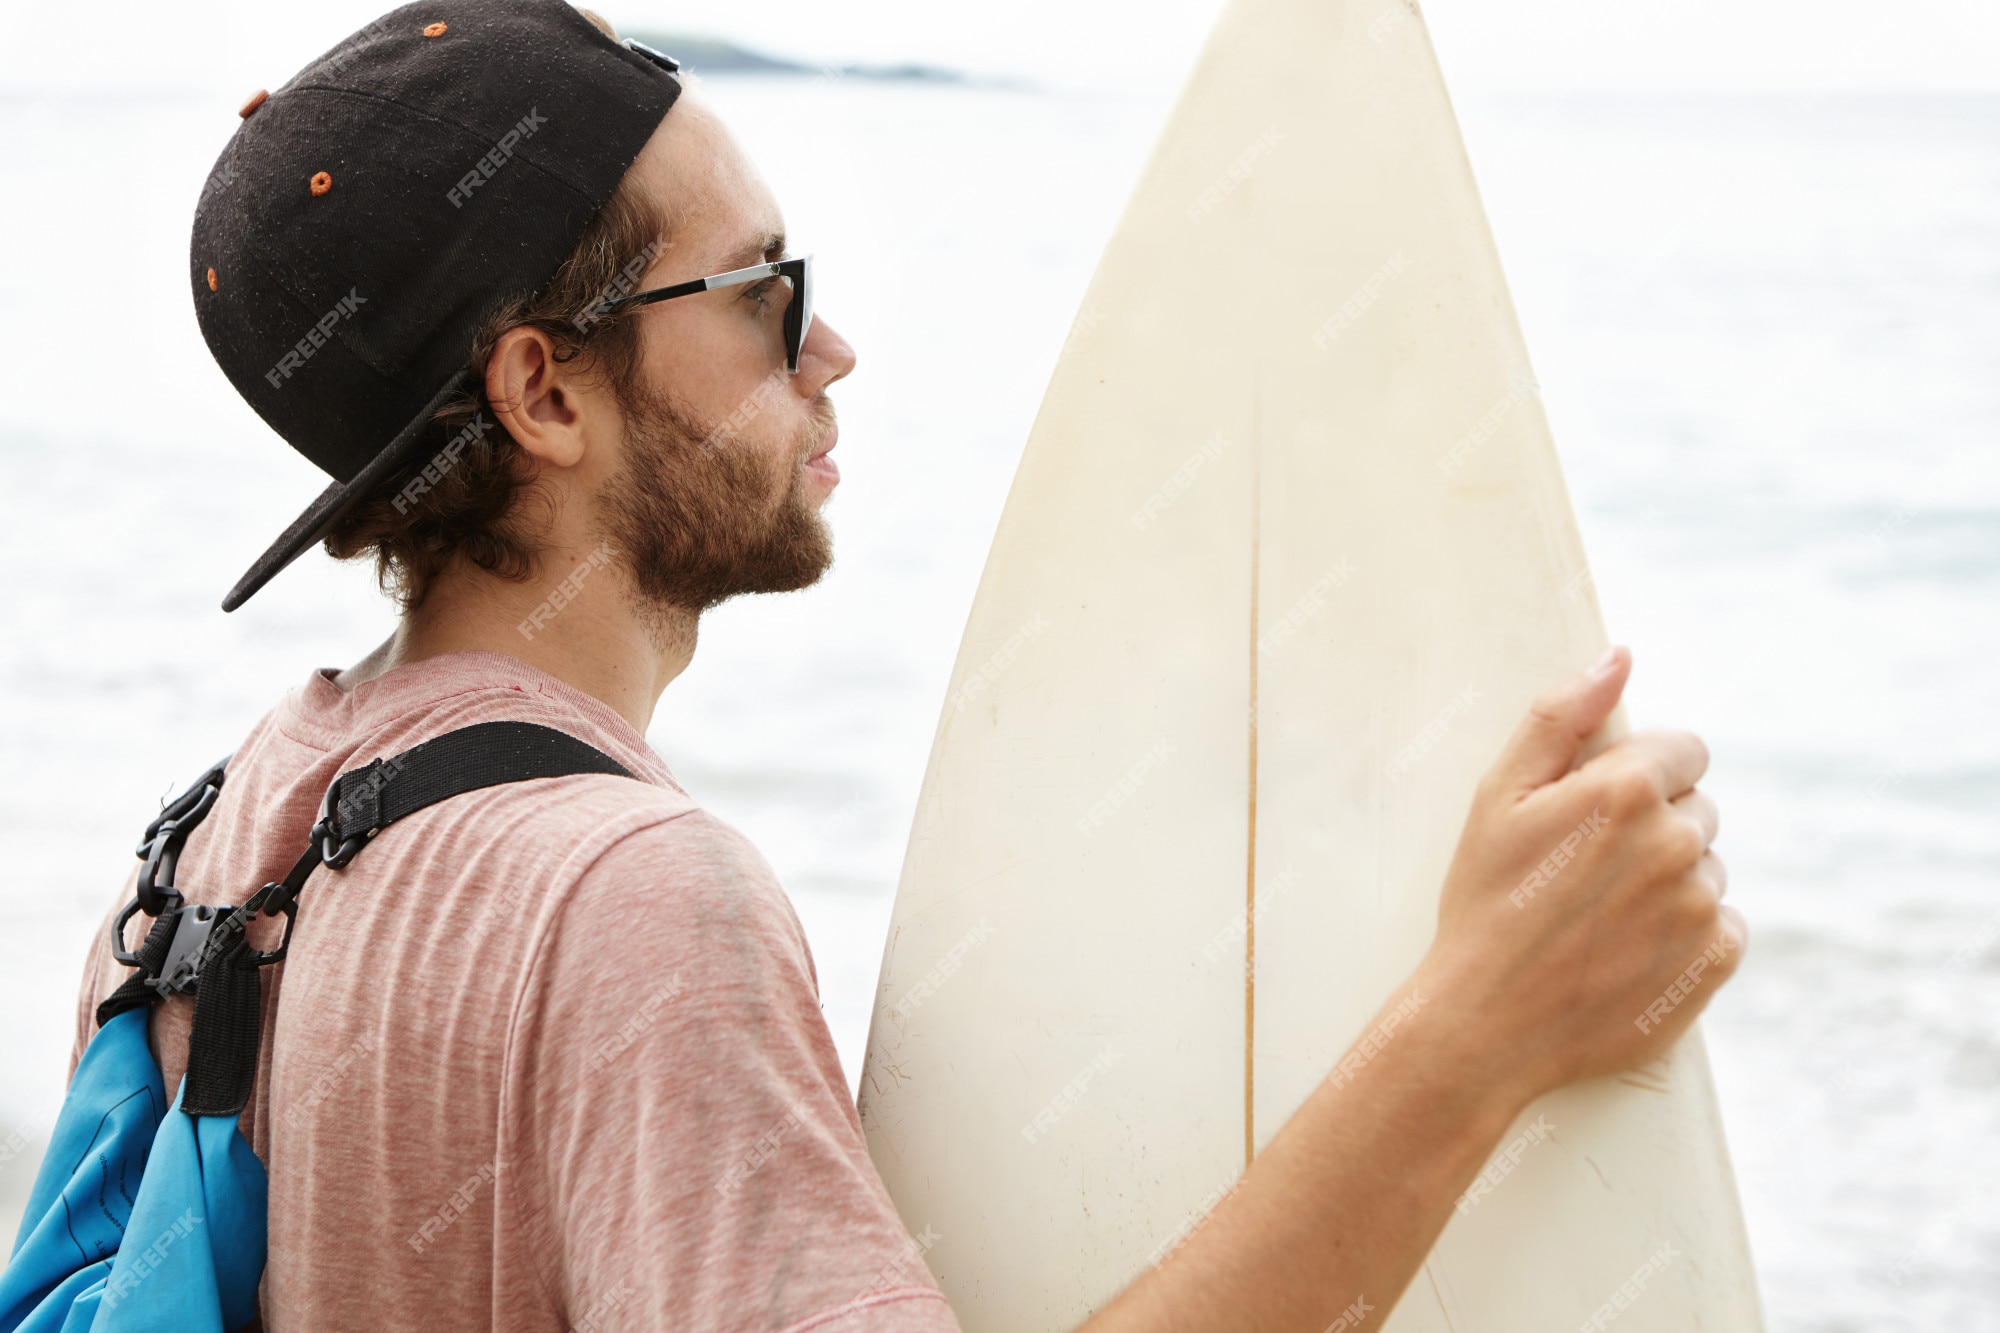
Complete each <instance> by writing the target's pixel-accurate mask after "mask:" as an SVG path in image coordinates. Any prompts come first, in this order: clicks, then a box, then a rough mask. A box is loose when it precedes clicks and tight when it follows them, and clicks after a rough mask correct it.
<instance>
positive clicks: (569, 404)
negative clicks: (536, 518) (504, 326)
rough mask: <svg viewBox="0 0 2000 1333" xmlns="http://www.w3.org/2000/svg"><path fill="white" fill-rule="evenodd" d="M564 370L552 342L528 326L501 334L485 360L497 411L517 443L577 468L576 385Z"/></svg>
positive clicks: (552, 462)
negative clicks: (557, 358) (491, 352)
mask: <svg viewBox="0 0 2000 1333" xmlns="http://www.w3.org/2000/svg"><path fill="white" fill-rule="evenodd" d="M563 372H564V367H563V365H562V363H560V362H558V361H557V360H556V348H555V343H554V341H553V340H552V339H551V338H550V337H549V335H548V334H546V333H544V332H543V331H542V330H540V329H537V328H531V327H528V326H525V325H524V326H521V327H519V328H512V329H509V330H507V332H505V333H503V334H501V335H500V341H499V342H498V343H496V344H495V345H494V348H493V354H492V355H491V356H489V357H487V359H486V401H487V402H489V403H491V404H492V405H493V415H494V416H495V417H496V418H497V419H498V420H499V422H500V424H501V425H502V426H504V427H506V430H507V433H508V434H509V435H511V436H512V437H513V438H514V442H515V443H516V444H518V445H520V446H521V448H522V449H524V450H526V451H527V452H528V453H529V455H531V456H532V457H534V458H535V459H536V460H537V461H538V462H542V463H546V464H548V465H549V466H551V467H575V466H576V465H577V463H579V462H581V461H582V459H583V452H584V438H583V437H584V432H583V413H582V410H581V409H582V404H581V403H580V402H579V401H578V394H577V388H578V386H577V385H576V384H575V383H574V382H572V381H570V380H569V379H568V378H567V377H566V376H565V375H564V373H563Z"/></svg>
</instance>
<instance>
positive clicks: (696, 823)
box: [543, 801, 818, 1009]
mask: <svg viewBox="0 0 2000 1333" xmlns="http://www.w3.org/2000/svg"><path fill="white" fill-rule="evenodd" d="M632 816H637V817H632ZM614 823H622V824H623V825H624V827H623V828H622V830H619V831H617V832H616V836H615V837H611V838H608V839H606V840H604V841H603V842H602V848H601V850H598V851H595V852H594V853H593V854H590V855H589V857H588V861H587V864H583V865H581V866H580V867H579V868H578V873H577V874H576V876H575V879H574V880H573V882H572V883H571V884H570V886H569V889H568V892H567V893H566V894H565V895H564V899H563V903H562V906H561V909H560V912H559V913H558V915H557V919H556V920H555V921H554V922H552V924H551V928H550V930H549V932H548V935H547V936H546V938H545V940H544V945H543V953H544V955H545V959H546V961H547V963H548V964H549V965H550V966H551V967H553V968H554V969H556V970H557V971H571V970H574V969H575V968H576V967H577V966H579V964H580V963H582V962H583V960H591V961H590V962H589V963H588V964H586V965H588V966H591V967H593V968H596V969H600V975H607V974H608V975H617V974H629V973H630V972H632V971H634V970H641V971H644V972H646V973H648V974H658V975H663V976H671V975H679V976H681V977H682V978H683V981H684V982H685V983H686V984H688V985H691V986H698V987H700V988H702V989H705V990H722V991H735V992H739V993H740V992H742V991H743V990H744V989H746V988H749V989H757V990H762V991H764V992H766V993H767V994H768V993H774V992H775V993H784V992H793V993H796V992H799V991H801V990H802V991H804V992H805V993H807V994H809V995H811V996H812V997H813V1005H814V1008H815V1009H816V1008H817V989H818V988H817V983H816V979H815V977H814V974H813V966H812V959H811V955H810V953H809V951H808V949H807V946H806V939H805V932H804V930H803V929H802V928H801V926H800V924H799V920H798V917H797V915H796V914H795V913H794V912H793V910H792V905H791V901H790V899H789V898H787V897H786V895H785V891H784V887H783V886H782V885H781V884H780V883H779V881H778V877H777V874H776V872H775V871H773V870H772V868H771V865H770V862H768V861H767V860H765V859H764V856H763V854H762V853H760V852H759V851H758V850H757V848H756V846H755V845H754V844H753V843H752V842H751V841H750V840H749V839H748V838H746V837H745V836H744V835H743V834H742V833H741V832H739V831H738V830H737V829H736V828H734V827H733V826H731V825H730V824H728V823H727V822H725V821H724V820H722V819H720V818H718V817H717V816H716V815H714V814H712V813H711V812H709V811H708V810H705V809H703V808H702V807H700V806H698V805H694V804H692V803H689V802H685V801H680V802H673V801H656V802H654V803H653V804H652V805H651V807H650V817H646V816H645V815H643V814H642V813H641V812H640V811H639V810H637V809H634V810H632V811H631V812H630V816H628V819H627V820H624V821H614Z"/></svg>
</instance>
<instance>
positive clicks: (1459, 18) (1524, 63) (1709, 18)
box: [0, 0, 2000, 152]
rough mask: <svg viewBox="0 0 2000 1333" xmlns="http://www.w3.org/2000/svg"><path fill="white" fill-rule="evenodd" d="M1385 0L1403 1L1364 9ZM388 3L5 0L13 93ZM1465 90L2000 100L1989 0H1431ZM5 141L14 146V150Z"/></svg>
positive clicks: (903, 25) (1012, 3)
mask: <svg viewBox="0 0 2000 1333" xmlns="http://www.w3.org/2000/svg"><path fill="white" fill-rule="evenodd" d="M1355 2H1356V3H1359V4H1362V5H1377V6H1380V7H1382V8H1387V7H1389V6H1390V5H1392V4H1394V3H1397V0H1355ZM598 7H599V8H600V10H601V11H602V12H603V13H605V14H606V16H607V17H609V18H610V19H611V20H612V21H613V22H614V23H616V24H617V25H618V26H619V27H620V28H621V29H624V30H627V31H632V30H668V31H685V32H695V33H702V34H709V35H715V36H722V37H727V38H730V39H733V40H736V41H740V42H743V43H745V44H748V45H752V46H755V47H758V48H760V49H764V50H769V51H772V52H775V53H779V54H783V55H787V56H792V57H795V58H798V59H801V60H804V61H807V62H811V63H823V62H824V63H844V62H863V63H885V62H900V61H921V62H927V63H935V64H941V65H947V66H951V67H955V68H960V69H965V70H969V71H972V72H976V73H981V74H988V75H999V76H1007V77H1014V78H1025V79H1029V80H1032V81H1035V82H1038V83H1045V84H1052V85H1057V86H1082V87H1104V86H1146V85H1158V84H1161V83H1162V82H1164V83H1165V84H1166V85H1167V86H1170V87H1177V86H1178V85H1179V82H1180V79H1181V76H1182V75H1183V74H1184V73H1185V71H1186V69H1187V68H1188V66H1189V65H1190V63H1191V62H1192V61H1193V59H1194V58H1195V55H1196V53H1197V52H1198V51H1199V49H1200V44H1201V40H1202V37H1203V36H1204V35H1205V34H1206V33H1207V31H1208V29H1209V26H1210V24H1211V23H1212V22H1213V20H1214V17H1215V15H1216V14H1217V13H1218V12H1219V10H1220V9H1221V0H1008V3H1006V4H1004V5H995V4H978V5H973V4H967V3H963V0H849V2H848V3H844V4H837V5H829V4H826V3H824V0H759V2H758V3H757V4H754V5H744V4H741V3H737V2H735V0H727V2H726V0H601V3H600V5H599V6H598ZM384 9H385V5H384V4H383V0H316V3H314V4H311V5H297V4H282V5H280V4H275V3H272V2H271V0H206V2H202V3H185V4H173V5H160V4H158V3H156V0H104V2H103V3H99V4H95V5H93V6H91V8H90V11H89V12H90V15H91V27H90V28H89V29H88V30H80V29H79V24H78V11H77V10H76V9H75V8H74V7H72V6H69V5H52V4H47V3H43V2H42V0H4V3H0V94H5V93H15V94H18V93H20V92H22V91H26V90H30V89H48V88H64V89H81V88H106V87H126V88H134V89H136V88H202V89H207V88H212V87H215V86H216V85H218V84H221V85H223V86H227V87H232V88H233V87H236V86H241V87H242V88H243V89H244V91H245V92H246V93H247V92H249V91H251V90H254V89H256V88H258V87H266V86H269V87H276V86H277V85H278V84H279V83H281V82H283V80H284V79H285V78H286V77H287V76H288V75H289V74H290V73H291V72H292V71H293V70H295V69H297V68H298V67H299V66H300V65H302V64H304V63H305V61H307V60H308V59H310V58H311V57H312V56H314V55H316V54H317V53H318V52H320V51H322V50H324V49H325V48H326V47H328V46H330V45H332V44H333V42H335V41H337V40H338V39H339V38H340V37H342V36H344V35H345V34H347V33H348V32H351V31H353V30H354V29H356V28H358V27H360V26H361V25H362V24H364V23H366V22H367V21H368V20H370V19H372V18H374V17H375V16H377V15H378V14H380V13H382V12H384ZM1425 14H1426V17H1427V19H1428V21H1429V25H1430V28H1431V33H1432V38H1433V41H1434V42H1435V43H1436V45H1437V47H1438V50H1439V54H1440V57H1441V59H1442V61H1443V63H1444V67H1445V73H1446V76H1447V78H1448V80H1449V81H1450V83H1451V84H1452V86H1453V87H1454V89H1456V90H1458V91H1460V92H1461V93H1484V92H1493V91H1603V90H1624V91H1641V92H1653V91H1657V92H1670V91H1711V92H1736V93H1745V92H1832V91H1863V90H1865V91H1894V92H1905V93H1909V92H1952V93H1964V92H1989V93H1991V92H2000V4H1995V3H1993V0H1901V3H1899V4H1897V5H1894V6H1888V5H1883V4H1880V3H1862V2H1861V0H1811V2H1810V3H1808V0H1673V3H1670V4H1669V3H1658V2H1653V3H1634V2H1632V0H1616V2H1613V3H1606V0H1521V3H1516V4H1511V5H1502V4H1496V3H1494V2H1493V0H1431V3H1429V4H1427V5H1426V6H1425ZM4 151H5V148H4V146H0V152H4Z"/></svg>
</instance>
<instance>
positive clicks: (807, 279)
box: [785, 255, 813, 375]
mask: <svg viewBox="0 0 2000 1333" xmlns="http://www.w3.org/2000/svg"><path fill="white" fill-rule="evenodd" d="M787 267H788V268H790V269H791V272H790V273H789V274H788V275H787V276H789V277H790V278H791V280H792V301H791V304H790V305H789V306H787V307H786V308H785V362H786V365H787V366H788V367H789V368H790V370H791V372H792V373H793V374H795V375H796V374H797V373H798V370H799V349H801V348H802V347H804V346H805V342H806V333H807V331H808V330H809V329H811V328H812V317H813V304H812V297H813V292H812V257H811V256H810V255H808V256H807V257H806V258H804V259H801V260H798V261H796V265H795V266H793V265H788V266H787Z"/></svg>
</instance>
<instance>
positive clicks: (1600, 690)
mask: <svg viewBox="0 0 2000 1333" xmlns="http://www.w3.org/2000/svg"><path fill="white" fill-rule="evenodd" d="M1631 674H1632V654H1631V653H1630V652H1629V651H1628V650H1627V649H1625V648H1623V647H1614V648H1611V649H1608V650H1607V651H1606V652H1605V654H1604V656H1602V657H1600V658H1598V659H1597V661H1596V662H1595V663H1594V664H1593V665H1592V666H1591V667H1590V668H1589V670H1587V671H1584V672H1582V673H1581V674H1579V675H1575V676H1572V677H1570V678H1569V679H1568V680H1566V681H1564V682H1563V683H1562V684H1560V685H1558V686H1556V687H1555V688H1554V689H1551V690H1549V691H1548V692H1547V693H1545V694H1543V695H1542V696H1541V697H1539V698H1537V699H1536V700H1535V702H1534V703H1533V704H1532V705H1530V706H1529V708H1528V716H1527V717H1525V718H1523V719H1522V721H1521V725H1520V726H1519V727H1517V728H1515V730H1514V735H1513V738H1512V739H1510V740H1509V741H1508V742H1507V748H1506V749H1505V750H1504V751H1502V752H1501V755H1500V759H1499V762H1498V763H1496V764H1494V766H1493V776H1494V778H1495V779H1496V780H1497V781H1498V782H1499V783H1500V784H1501V785H1502V786H1503V787H1505V788H1506V789H1507V790H1508V791H1510V792H1512V793H1513V794H1514V795H1515V796H1516V797H1520V796H1525V795H1527V794H1528V793H1529V792H1531V791H1533V790H1534V789H1535V788H1537V787H1540V786H1544V785H1546V784H1548V783H1551V782H1554V781H1555V780H1556V779H1557V778H1559V777H1561V776H1563V774H1565V773H1567V772H1569V771H1570V769H1572V768H1573V767H1575V766H1576V758H1577V755H1578V754H1579V753H1581V752H1582V750H1583V743H1584V741H1586V740H1587V739H1589V738H1590V736H1591V735H1592V734H1593V733H1594V732H1596V730H1597V729H1598V728H1599V727H1601V726H1603V725H1604V719H1606V718H1607V717H1609V716H1611V710H1612V709H1614V708H1616V707H1617V706H1618V698H1619V696H1620V695H1622V694H1623V693H1624V692H1625V682H1626V680H1627V679H1628V678H1629V677H1630V676H1631Z"/></svg>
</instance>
